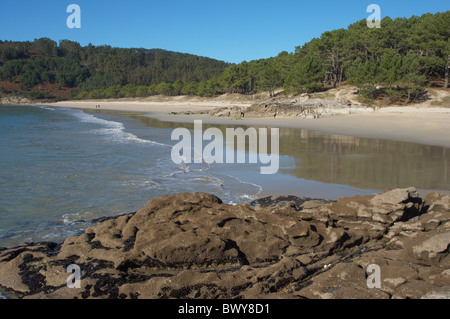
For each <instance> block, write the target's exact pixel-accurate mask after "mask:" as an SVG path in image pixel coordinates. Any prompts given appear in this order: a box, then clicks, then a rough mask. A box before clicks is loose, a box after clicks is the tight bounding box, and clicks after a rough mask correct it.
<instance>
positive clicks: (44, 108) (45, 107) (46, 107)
mask: <svg viewBox="0 0 450 319" xmlns="http://www.w3.org/2000/svg"><path fill="white" fill-rule="evenodd" d="M34 106H36V107H38V108H40V109H43V110H48V111H56V109H54V108H51V107H49V106H45V105H34Z"/></svg>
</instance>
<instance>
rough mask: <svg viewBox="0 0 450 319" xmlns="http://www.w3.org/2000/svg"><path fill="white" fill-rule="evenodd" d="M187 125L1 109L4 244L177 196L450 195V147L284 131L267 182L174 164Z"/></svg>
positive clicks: (237, 170)
mask: <svg viewBox="0 0 450 319" xmlns="http://www.w3.org/2000/svg"><path fill="white" fill-rule="evenodd" d="M237 124H239V123H237ZM204 126H205V129H206V128H208V127H218V128H219V129H221V130H222V131H223V132H225V130H226V128H227V127H228V126H221V125H204ZM179 127H186V128H188V129H193V128H194V126H193V123H186V124H182V123H171V122H161V121H158V120H156V119H153V118H151V117H149V116H146V115H145V114H143V113H142V114H141V113H137V112H117V111H114V112H113V111H107V110H80V109H70V108H56V107H55V108H54V107H46V106H0V247H2V246H7V247H8V246H9V247H10V246H14V245H17V244H19V243H23V242H40V241H56V242H61V241H62V240H64V239H65V238H66V237H68V236H72V235H78V234H80V233H81V232H83V231H84V230H85V229H86V228H87V227H89V226H92V225H94V222H93V220H94V219H96V218H100V217H104V216H117V215H120V214H124V213H129V212H134V211H137V210H138V209H139V208H141V207H143V206H144V205H145V204H146V203H147V202H148V200H149V199H151V198H156V197H159V196H162V195H170V194H175V193H185V192H189V193H192V192H206V193H212V194H215V195H216V196H218V197H219V198H220V199H221V200H222V201H223V202H224V203H227V204H236V203H242V202H244V203H248V202H250V201H251V200H253V199H256V198H257V197H259V196H265V195H296V196H306V197H312V198H324V199H331V200H335V199H338V198H339V197H341V196H354V195H366V194H373V193H375V192H379V191H381V190H384V189H389V188H398V187H410V186H415V187H417V188H419V189H421V190H426V191H432V190H437V191H442V192H447V193H448V191H449V190H450V149H448V148H443V147H438V146H430V145H420V144H414V143H403V142H397V141H387V140H377V139H366V138H359V137H351V136H340V135H331V134H325V133H320V132H314V131H308V130H300V129H290V128H281V129H280V141H279V142H280V143H279V144H280V169H279V172H278V173H277V174H274V175H261V174H260V164H217V163H213V164H206V163H202V164H175V163H174V162H173V161H172V159H171V152H172V147H173V146H174V145H175V144H176V143H177V142H178V141H172V140H171V135H172V132H173V130H174V129H176V128H179ZM235 127H243V128H244V129H246V127H245V126H240V125H235ZM247 156H248V153H247Z"/></svg>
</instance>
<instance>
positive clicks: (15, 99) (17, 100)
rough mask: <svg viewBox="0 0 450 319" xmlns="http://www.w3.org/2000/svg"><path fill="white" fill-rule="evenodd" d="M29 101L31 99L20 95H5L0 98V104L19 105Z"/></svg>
mask: <svg viewBox="0 0 450 319" xmlns="http://www.w3.org/2000/svg"><path fill="white" fill-rule="evenodd" d="M30 103H31V101H30V100H29V99H28V98H26V97H21V96H6V97H2V98H0V105H20V104H30Z"/></svg>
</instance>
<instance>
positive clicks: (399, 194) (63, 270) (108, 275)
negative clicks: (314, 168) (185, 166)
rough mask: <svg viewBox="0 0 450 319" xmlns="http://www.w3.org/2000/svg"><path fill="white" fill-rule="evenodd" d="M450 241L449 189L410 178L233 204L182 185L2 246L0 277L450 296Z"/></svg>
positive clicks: (15, 286) (117, 288)
mask: <svg viewBox="0 0 450 319" xmlns="http://www.w3.org/2000/svg"><path fill="white" fill-rule="evenodd" d="M271 203H272V204H271ZM449 243H450V196H446V195H440V194H437V193H432V194H430V195H428V196H427V197H426V198H424V199H421V198H419V196H418V194H417V192H416V190H415V189H413V188H411V189H397V190H392V191H388V192H385V193H383V194H379V195H374V196H356V197H354V198H341V199H339V200H338V201H337V202H326V201H322V200H311V199H304V198H301V199H299V198H297V200H296V199H295V198H293V197H286V198H285V200H283V198H281V199H280V197H277V198H266V199H263V200H261V201H257V202H255V203H253V205H247V204H245V205H244V204H240V205H236V206H231V205H226V204H223V203H222V202H221V200H220V199H218V198H217V197H215V196H213V195H209V194H203V193H196V194H177V195H172V196H163V197H160V198H156V199H152V200H150V201H149V202H148V204H147V205H146V206H145V207H144V208H142V209H141V210H139V211H138V212H137V213H135V214H128V215H123V216H120V217H117V218H113V219H108V220H106V221H103V222H101V223H99V224H98V225H97V226H94V227H91V228H89V229H87V230H86V232H85V233H84V234H82V235H80V236H77V237H70V238H67V239H66V240H65V241H64V243H63V244H61V245H57V244H53V243H41V244H24V245H21V246H18V247H16V248H13V249H0V285H1V286H2V287H3V288H5V289H6V290H7V291H8V292H9V294H11V295H12V296H14V297H19V298H80V299H81V298H152V299H154V298H258V299H259V298H448V297H449V296H450V267H449V266H450V257H449V256H448V255H449V254H448V253H449V251H448V248H449ZM73 264H76V265H78V266H79V267H80V269H81V275H82V277H81V281H80V284H81V287H80V288H72V289H70V288H69V287H68V286H67V279H68V277H69V275H70V273H67V267H68V266H69V265H73ZM371 264H376V265H378V266H379V267H380V286H381V287H380V288H373V289H370V288H368V286H367V276H368V274H367V272H366V271H367V268H368V266H369V265H371Z"/></svg>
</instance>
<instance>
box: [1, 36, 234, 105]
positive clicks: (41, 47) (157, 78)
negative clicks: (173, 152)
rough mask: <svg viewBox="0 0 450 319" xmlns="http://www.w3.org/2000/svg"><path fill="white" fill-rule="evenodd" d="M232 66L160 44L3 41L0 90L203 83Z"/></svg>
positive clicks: (50, 91)
mask: <svg viewBox="0 0 450 319" xmlns="http://www.w3.org/2000/svg"><path fill="white" fill-rule="evenodd" d="M228 66H230V64H228V63H225V62H223V61H218V60H214V59H210V58H206V57H199V56H195V55H191V54H184V53H177V52H171V51H165V50H160V49H152V50H147V49H123V48H113V47H111V46H93V45H88V46H86V47H82V46H81V45H80V44H79V43H77V42H73V41H69V40H63V41H60V43H59V44H57V43H56V42H55V41H52V40H51V39H48V38H41V39H36V40H35V41H34V42H10V41H5V42H3V41H0V81H1V83H0V87H2V88H3V89H0V90H2V91H3V92H5V91H7V90H8V89H9V91H11V90H14V91H16V92H21V93H23V92H27V91H28V92H34V94H32V96H34V97H45V96H51V95H53V96H57V95H63V97H67V93H68V92H69V91H71V90H73V89H78V90H76V91H74V92H78V91H93V90H104V89H107V88H109V87H112V86H125V85H132V86H150V85H157V84H159V83H163V82H175V81H177V80H178V81H183V82H201V81H206V80H209V79H210V78H212V77H214V76H219V75H221V74H222V72H223V71H224V70H225V69H226V68H227V67H228ZM38 92H40V93H38ZM0 93H1V91H0ZM72 95H73V93H72Z"/></svg>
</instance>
